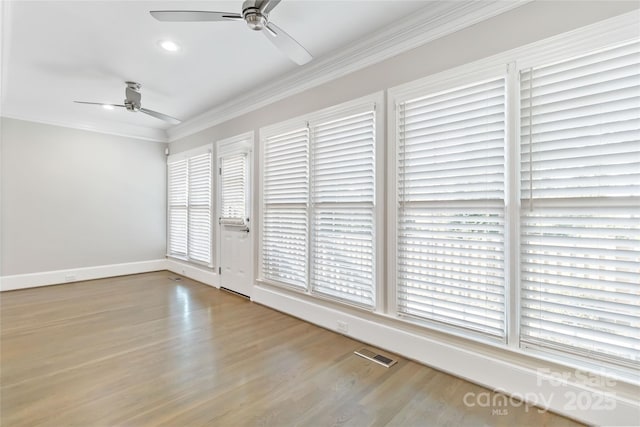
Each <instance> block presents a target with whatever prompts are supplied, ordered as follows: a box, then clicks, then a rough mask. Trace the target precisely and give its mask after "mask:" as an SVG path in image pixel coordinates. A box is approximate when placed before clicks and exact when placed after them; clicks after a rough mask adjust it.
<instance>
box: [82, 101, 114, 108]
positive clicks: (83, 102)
mask: <svg viewBox="0 0 640 427" xmlns="http://www.w3.org/2000/svg"><path fill="white" fill-rule="evenodd" d="M73 102H75V103H76V104H88V105H102V106H105V105H109V106H111V107H122V108H125V107H124V105H122V104H105V103H103V102H86V101H73Z"/></svg>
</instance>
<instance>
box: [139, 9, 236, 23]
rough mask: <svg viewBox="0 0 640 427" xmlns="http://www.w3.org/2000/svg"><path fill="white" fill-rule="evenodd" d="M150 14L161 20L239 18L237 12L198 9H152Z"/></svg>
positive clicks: (183, 20) (186, 20) (225, 19)
mask: <svg viewBox="0 0 640 427" xmlns="http://www.w3.org/2000/svg"><path fill="white" fill-rule="evenodd" d="M149 13H150V14H151V16H153V17H154V18H156V19H157V20H158V21H163V22H211V21H213V22H215V21H236V20H241V19H243V18H242V15H240V14H238V13H225V12H209V11H198V10H152V11H151V12H149Z"/></svg>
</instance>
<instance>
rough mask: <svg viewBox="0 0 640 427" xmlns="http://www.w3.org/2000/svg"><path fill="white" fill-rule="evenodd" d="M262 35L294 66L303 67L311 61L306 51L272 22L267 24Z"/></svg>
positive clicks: (311, 57)
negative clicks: (289, 59)
mask: <svg viewBox="0 0 640 427" xmlns="http://www.w3.org/2000/svg"><path fill="white" fill-rule="evenodd" d="M263 34H264V35H265V36H267V38H268V39H269V40H270V41H271V43H273V44H274V45H275V46H276V47H277V48H278V49H280V50H281V51H282V52H284V53H285V54H286V55H287V56H288V57H289V58H291V60H292V61H293V62H295V63H296V64H298V65H304V64H306V63H307V62H309V61H311V60H312V59H313V56H311V54H310V53H309V52H307V49H305V48H304V47H302V45H301V44H300V43H298V42H297V41H295V40H294V39H293V37H291V36H290V35H289V34H287V33H286V32H285V31H284V30H283V29H282V28H280V27H278V26H277V25H276V24H274V23H273V22H269V24H268V25H267V27H266V29H265V31H263Z"/></svg>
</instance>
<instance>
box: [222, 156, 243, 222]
mask: <svg viewBox="0 0 640 427" xmlns="http://www.w3.org/2000/svg"><path fill="white" fill-rule="evenodd" d="M247 159H248V156H247V153H239V154H232V155H229V156H226V157H221V158H220V165H221V166H220V168H221V170H220V196H221V197H220V199H221V200H220V202H221V207H220V208H221V209H220V212H221V217H220V221H221V222H222V223H223V224H244V223H245V221H246V218H247V194H246V188H247V179H248V177H247V161H248V160H247Z"/></svg>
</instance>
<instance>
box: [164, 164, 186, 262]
mask: <svg viewBox="0 0 640 427" xmlns="http://www.w3.org/2000/svg"><path fill="white" fill-rule="evenodd" d="M167 174H168V183H167V186H168V199H169V200H168V205H169V215H168V216H169V218H168V221H167V222H168V226H169V230H168V234H169V236H168V250H167V252H168V254H169V255H171V256H177V257H186V256H187V230H188V226H187V218H188V209H187V200H188V199H187V160H179V161H175V162H169V163H168V164H167Z"/></svg>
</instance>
